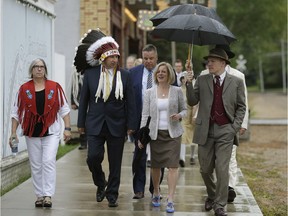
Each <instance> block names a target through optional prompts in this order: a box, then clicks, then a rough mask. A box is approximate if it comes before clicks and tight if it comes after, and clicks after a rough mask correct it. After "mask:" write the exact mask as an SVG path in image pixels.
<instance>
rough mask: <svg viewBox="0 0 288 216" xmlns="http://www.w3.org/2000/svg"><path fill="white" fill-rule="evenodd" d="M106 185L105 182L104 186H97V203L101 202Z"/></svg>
mask: <svg viewBox="0 0 288 216" xmlns="http://www.w3.org/2000/svg"><path fill="white" fill-rule="evenodd" d="M107 183H108V182H107V181H106V180H105V185H104V186H98V188H97V192H96V200H97V202H102V200H103V199H104V198H105V187H106V185H107Z"/></svg>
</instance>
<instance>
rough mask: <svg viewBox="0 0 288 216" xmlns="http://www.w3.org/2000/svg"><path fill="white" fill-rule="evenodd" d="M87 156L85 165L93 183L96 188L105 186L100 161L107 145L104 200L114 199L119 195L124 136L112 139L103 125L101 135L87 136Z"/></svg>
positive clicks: (105, 125)
mask: <svg viewBox="0 0 288 216" xmlns="http://www.w3.org/2000/svg"><path fill="white" fill-rule="evenodd" d="M87 141H88V156H87V164H88V167H89V170H90V171H91V173H92V178H93V182H94V184H95V185H96V186H98V187H99V186H100V187H103V186H105V173H104V172H103V169H102V161H103V159H104V153H105V148H104V144H105V142H106V144H107V155H108V162H109V177H108V184H107V188H106V198H107V199H108V200H110V199H112V198H113V199H116V200H117V198H118V194H119V186H120V177H121V164H122V156H123V148H124V142H125V136H123V137H114V136H112V135H111V133H110V132H109V129H108V127H107V124H106V123H104V125H103V128H102V130H101V133H100V134H99V135H97V136H95V135H87Z"/></svg>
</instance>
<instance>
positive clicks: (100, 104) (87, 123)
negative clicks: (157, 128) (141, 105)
mask: <svg viewBox="0 0 288 216" xmlns="http://www.w3.org/2000/svg"><path fill="white" fill-rule="evenodd" d="M100 69H101V66H96V67H93V68H89V69H87V70H85V73H84V81H83V87H82V89H81V96H80V103H79V110H78V123H77V126H78V128H85V132H86V134H87V135H99V134H100V132H101V129H102V126H103V124H104V122H105V121H106V123H107V126H108V128H109V131H110V133H111V134H112V135H113V136H116V137H123V136H126V134H127V129H132V130H135V129H136V105H135V96H134V90H133V87H132V83H131V78H130V73H129V72H128V71H127V70H123V69H120V72H121V79H122V83H123V95H124V98H123V99H122V100H120V99H118V100H117V99H116V98H115V81H116V76H114V80H113V87H112V90H111V93H110V96H109V98H108V100H107V101H106V102H104V100H103V99H102V95H101V98H98V101H97V103H96V102H95V100H96V97H95V94H96V91H97V88H98V83H99V79H100Z"/></svg>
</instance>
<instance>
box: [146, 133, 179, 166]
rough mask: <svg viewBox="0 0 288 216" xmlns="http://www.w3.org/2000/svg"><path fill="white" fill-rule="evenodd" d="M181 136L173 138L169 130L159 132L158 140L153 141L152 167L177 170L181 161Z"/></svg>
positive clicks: (151, 143)
mask: <svg viewBox="0 0 288 216" xmlns="http://www.w3.org/2000/svg"><path fill="white" fill-rule="evenodd" d="M180 147H181V136H180V137H177V138H171V137H170V135H169V132H168V130H158V135H157V139H156V140H151V142H150V148H151V167H152V168H164V167H167V168H177V167H179V159H180Z"/></svg>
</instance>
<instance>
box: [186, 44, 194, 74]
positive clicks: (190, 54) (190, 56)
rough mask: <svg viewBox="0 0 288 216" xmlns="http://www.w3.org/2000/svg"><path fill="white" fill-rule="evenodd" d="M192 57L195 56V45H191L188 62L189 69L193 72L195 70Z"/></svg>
mask: <svg viewBox="0 0 288 216" xmlns="http://www.w3.org/2000/svg"><path fill="white" fill-rule="evenodd" d="M192 56H193V44H189V47H188V57H187V60H188V61H189V63H188V67H189V68H190V67H191V70H193V64H192ZM190 62H191V64H190Z"/></svg>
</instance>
